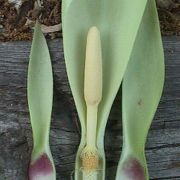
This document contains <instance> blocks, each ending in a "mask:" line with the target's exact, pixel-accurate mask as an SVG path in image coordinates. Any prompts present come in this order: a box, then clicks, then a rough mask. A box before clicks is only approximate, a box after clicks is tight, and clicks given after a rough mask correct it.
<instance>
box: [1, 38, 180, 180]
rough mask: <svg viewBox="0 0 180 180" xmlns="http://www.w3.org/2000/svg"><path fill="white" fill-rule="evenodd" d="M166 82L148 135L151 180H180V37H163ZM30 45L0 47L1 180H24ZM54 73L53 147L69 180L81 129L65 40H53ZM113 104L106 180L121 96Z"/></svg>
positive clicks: (60, 174)
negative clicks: (69, 81) (68, 76)
mask: <svg viewBox="0 0 180 180" xmlns="http://www.w3.org/2000/svg"><path fill="white" fill-rule="evenodd" d="M163 41H164V49H165V59H166V82H165V88H164V92H163V97H162V99H161V102H160V105H159V108H158V111H157V113H156V116H155V118H154V121H153V123H152V126H151V129H150V133H149V135H148V140H147V146H146V155H147V160H148V166H149V173H150V177H151V179H163V180H168V179H173V180H180V60H179V58H180V37H164V38H163ZM30 46H31V42H7V43H1V44H0V154H1V155H0V180H26V179H27V175H26V174H27V167H28V163H29V158H30V152H31V148H32V134H31V127H30V122H29V113H28V107H27V97H26V83H27V82H26V78H27V66H28V56H29V51H30ZM49 47H50V52H51V57H52V61H53V70H54V84H55V86H54V106H53V117H52V127H51V135H50V141H51V148H52V152H53V156H54V159H55V164H56V170H57V179H58V180H59V179H61V180H70V176H71V174H72V173H73V171H74V160H75V153H76V150H77V147H78V144H79V140H80V126H79V123H78V117H77V114H76V110H75V107H74V102H73V99H72V95H71V91H70V88H69V84H68V80H67V75H66V70H65V64H64V58H63V48H62V40H61V39H57V40H53V41H50V42H49ZM120 94H121V93H120V92H119V93H118V95H117V98H116V100H115V102H114V105H113V108H112V110H111V114H110V117H109V121H108V124H107V129H106V134H105V149H106V157H107V180H113V179H114V176H115V172H116V166H117V163H118V160H119V157H120V153H121V147H122V128H121V126H122V125H121V118H120V117H121V98H120V97H121V96H120Z"/></svg>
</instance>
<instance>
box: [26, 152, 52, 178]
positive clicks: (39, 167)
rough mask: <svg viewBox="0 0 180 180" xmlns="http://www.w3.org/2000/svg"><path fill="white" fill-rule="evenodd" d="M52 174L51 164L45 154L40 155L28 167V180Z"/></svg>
mask: <svg viewBox="0 0 180 180" xmlns="http://www.w3.org/2000/svg"><path fill="white" fill-rule="evenodd" d="M52 172H53V166H52V163H51V161H50V159H49V157H48V156H47V154H45V153H44V154H42V155H41V156H40V157H39V158H38V159H37V160H36V161H35V162H33V163H30V165H29V180H34V178H35V177H36V176H38V175H43V176H46V175H48V174H51V173H52Z"/></svg>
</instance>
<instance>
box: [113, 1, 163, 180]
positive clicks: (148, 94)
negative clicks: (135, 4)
mask: <svg viewBox="0 0 180 180" xmlns="http://www.w3.org/2000/svg"><path fill="white" fill-rule="evenodd" d="M163 84H164V54H163V47H162V40H161V34H160V28H159V21H158V14H157V10H156V4H155V0H148V3H147V5H146V9H145V13H144V16H143V19H142V21H141V25H140V28H139V31H138V34H137V37H136V41H135V44H134V48H133V51H132V54H131V58H130V61H129V63H128V66H127V69H126V73H125V75H124V79H123V86H122V87H123V89H122V97H123V104H122V105H123V111H122V113H123V150H122V156H121V160H120V162H119V167H118V170H117V176H116V180H136V177H135V174H136V176H138V175H139V176H140V174H142V172H141V171H140V170H139V172H137V173H134V176H132V177H131V178H130V177H129V178H128V174H129V173H130V172H129V173H128V172H126V173H124V172H123V168H124V165H125V164H126V162H127V161H128V163H129V166H132V165H133V163H130V162H133V161H132V160H130V159H136V160H138V161H139V165H141V166H142V167H143V171H144V175H145V177H144V180H148V179H149V175H148V170H147V165H146V159H145V153H144V148H145V143H146V137H147V134H148V130H149V127H150V124H151V121H152V119H153V117H154V114H155V112H156V109H157V106H158V104H159V101H160V97H161V94H162V89H163ZM139 165H138V163H136V166H134V170H133V169H131V174H133V171H134V172H135V171H136V168H137V166H139ZM137 180H141V179H137Z"/></svg>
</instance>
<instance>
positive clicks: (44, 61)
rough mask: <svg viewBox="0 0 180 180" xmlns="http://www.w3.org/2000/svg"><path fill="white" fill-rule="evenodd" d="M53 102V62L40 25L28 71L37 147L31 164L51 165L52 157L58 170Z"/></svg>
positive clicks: (30, 108)
mask: <svg viewBox="0 0 180 180" xmlns="http://www.w3.org/2000/svg"><path fill="white" fill-rule="evenodd" d="M52 101H53V76H52V67H51V59H50V55H49V50H48V47H47V43H46V40H45V38H44V35H43V33H42V31H41V28H40V25H39V24H38V23H36V26H35V32H34V37H33V42H32V48H31V53H30V61H29V68H28V105H29V111H30V120H31V125H32V131H33V145H34V146H33V152H32V157H31V163H33V162H35V161H36V160H37V162H38V163H39V158H41V159H42V160H44V161H46V162H49V161H48V160H47V158H49V160H50V162H51V163H52V164H51V165H50V166H53V169H54V164H53V160H52V155H51V152H50V148H49V130H50V122H51V111H52ZM54 171H55V170H54ZM54 173H55V172H54ZM53 180H54V179H53Z"/></svg>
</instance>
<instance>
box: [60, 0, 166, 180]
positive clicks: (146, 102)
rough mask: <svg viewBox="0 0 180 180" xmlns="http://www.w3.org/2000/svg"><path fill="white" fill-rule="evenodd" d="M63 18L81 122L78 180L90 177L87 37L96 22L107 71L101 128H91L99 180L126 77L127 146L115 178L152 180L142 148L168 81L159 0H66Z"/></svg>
mask: <svg viewBox="0 0 180 180" xmlns="http://www.w3.org/2000/svg"><path fill="white" fill-rule="evenodd" d="M62 22H63V37H64V40H63V42H64V52H65V62H66V68H67V73H68V78H69V82H70V86H71V90H72V93H73V97H74V100H75V104H76V107H77V111H78V115H79V119H80V123H81V143H80V145H79V149H78V152H77V156H76V169H75V179H76V180H82V179H87V178H84V177H83V175H82V174H83V173H82V172H81V171H82V169H83V165H82V152H84V149H85V148H86V146H87V143H88V142H87V136H88V134H89V124H88V121H87V119H86V116H87V115H88V111H87V112H86V104H87V103H86V100H85V99H84V96H83V95H84V94H83V88H84V68H86V67H85V59H86V53H85V52H86V38H87V34H88V31H89V29H90V28H91V27H93V26H95V27H96V28H97V29H98V30H99V33H100V37H101V46H102V48H101V50H100V49H99V50H100V51H101V52H102V72H103V79H102V82H103V83H102V84H103V88H102V97H101V102H100V104H99V106H98V111H97V121H95V124H96V123H97V129H96V130H91V132H92V134H91V135H92V136H96V141H94V142H96V144H95V145H96V148H97V149H96V151H97V155H98V156H97V157H98V168H99V172H97V173H99V175H98V180H102V179H105V154H104V131H105V127H106V123H107V119H108V115H109V112H110V109H111V106H112V103H113V100H114V98H115V96H116V94H117V91H118V89H119V87H120V84H121V83H122V79H123V92H122V97H123V103H122V109H123V112H122V113H123V135H124V146H123V153H122V156H121V160H120V163H119V166H118V170H117V175H116V179H117V180H120V179H122V180H126V179H127V180H131V179H135V178H137V179H138V178H139V179H140V180H141V179H148V172H147V167H146V161H145V156H144V146H145V141H146V136H147V132H148V129H149V126H150V123H151V121H152V118H153V116H154V113H155V111H156V108H157V105H158V102H159V99H160V96H161V93H162V87H163V81H164V63H163V49H162V42H161V37H160V31H159V22H158V16H157V12H156V6H155V1H154V0H135V1H125V0H114V1H109V0H100V1H97V0H87V1H84V0H63V4H62ZM87 44H88V43H87ZM87 46H88V45H87ZM97 49H98V48H97ZM99 53H100V52H99ZM95 79H96V78H94V80H95ZM97 87H99V86H97ZM94 89H96V90H97V88H94ZM148 90H149V91H150V92H148ZM95 124H94V127H95V126H96V125H95ZM140 127H142V128H141V129H139V128H140ZM94 142H93V143H94ZM132 167H135V168H134V170H133V168H132ZM96 168H97V167H96ZM136 170H137V176H136V173H135V172H136ZM128 171H129V172H128ZM126 172H127V173H126ZM128 174H130V175H128ZM131 174H132V176H131ZM138 175H139V176H138ZM96 178H97V177H96ZM91 179H92V180H94V179H95V177H92V178H91Z"/></svg>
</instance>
